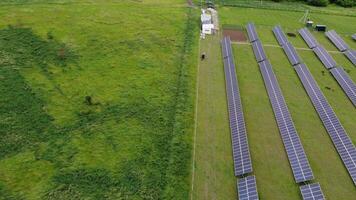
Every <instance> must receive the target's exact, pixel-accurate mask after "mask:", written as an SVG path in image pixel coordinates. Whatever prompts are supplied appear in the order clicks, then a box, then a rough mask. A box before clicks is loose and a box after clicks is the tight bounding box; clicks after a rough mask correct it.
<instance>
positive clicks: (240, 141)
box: [221, 37, 252, 176]
mask: <svg viewBox="0 0 356 200" xmlns="http://www.w3.org/2000/svg"><path fill="white" fill-rule="evenodd" d="M221 45H222V55H223V58H224V70H225V80H226V93H227V100H228V110H229V120H230V129H231V140H232V149H233V151H232V153H233V160H234V170H235V176H241V175H244V174H247V173H251V172H252V163H251V156H250V151H249V147H248V141H247V135H246V127H245V121H244V115H243V110H242V106H241V99H240V92H239V88H238V83H237V78H236V72H235V64H234V59H233V55H232V49H231V41H230V38H228V37H225V38H224V39H223V40H222V42H221Z"/></svg>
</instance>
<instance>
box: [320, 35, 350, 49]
mask: <svg viewBox="0 0 356 200" xmlns="http://www.w3.org/2000/svg"><path fill="white" fill-rule="evenodd" d="M325 35H326V37H327V38H329V40H330V41H331V42H332V43H333V44H334V45H335V46H336V48H338V49H339V50H340V51H346V50H348V49H349V46H348V45H347V44H346V43H345V41H344V40H343V39H341V37H340V36H339V35H338V34H337V33H336V32H335V30H331V31H327V32H325Z"/></svg>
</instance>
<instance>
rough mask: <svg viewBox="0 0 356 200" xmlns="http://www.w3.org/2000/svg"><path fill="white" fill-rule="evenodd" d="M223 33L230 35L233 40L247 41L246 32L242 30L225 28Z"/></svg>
mask: <svg viewBox="0 0 356 200" xmlns="http://www.w3.org/2000/svg"><path fill="white" fill-rule="evenodd" d="M223 35H224V36H229V37H230V39H231V41H237V42H246V41H247V38H246V35H245V32H244V31H242V30H236V29H224V30H223Z"/></svg>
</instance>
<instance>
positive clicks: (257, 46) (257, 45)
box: [252, 40, 266, 62]
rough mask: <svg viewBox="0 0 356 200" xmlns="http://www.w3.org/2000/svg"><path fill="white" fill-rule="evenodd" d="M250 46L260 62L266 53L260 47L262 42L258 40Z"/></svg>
mask: <svg viewBox="0 0 356 200" xmlns="http://www.w3.org/2000/svg"><path fill="white" fill-rule="evenodd" d="M252 48H253V52H254V53H255V58H256V60H257V62H261V61H263V60H265V59H266V53H265V51H264V49H263V47H262V43H261V42H260V41H259V40H256V41H255V42H253V43H252Z"/></svg>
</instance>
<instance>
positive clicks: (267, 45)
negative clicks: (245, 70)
mask: <svg viewBox="0 0 356 200" xmlns="http://www.w3.org/2000/svg"><path fill="white" fill-rule="evenodd" d="M232 43H233V44H240V45H251V43H249V42H232ZM263 46H265V47H274V48H282V47H281V46H279V45H275V44H263ZM294 48H295V49H296V50H302V51H313V49H309V48H303V47H294ZM327 52H329V53H334V54H340V53H342V52H340V51H328V50H327Z"/></svg>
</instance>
